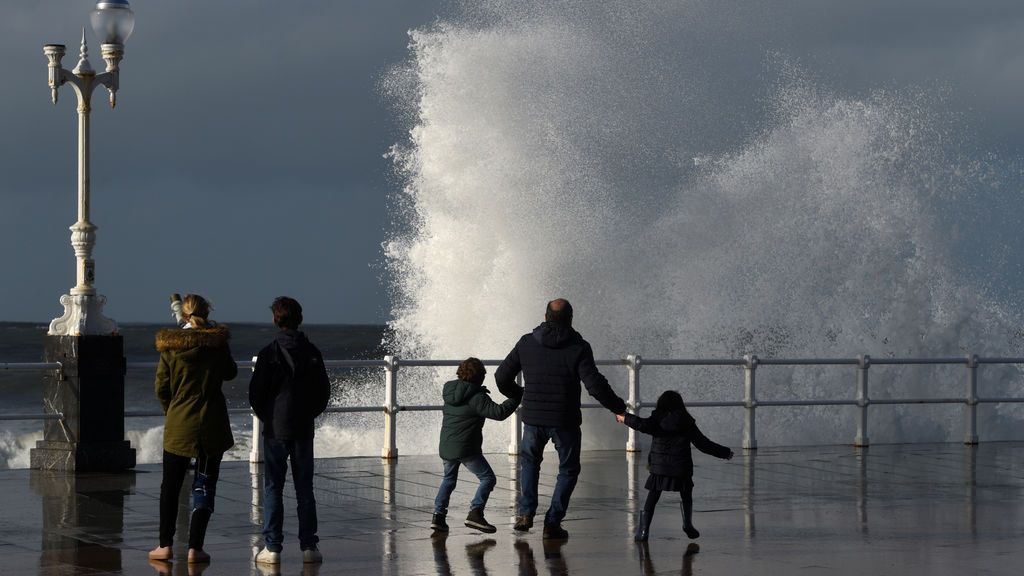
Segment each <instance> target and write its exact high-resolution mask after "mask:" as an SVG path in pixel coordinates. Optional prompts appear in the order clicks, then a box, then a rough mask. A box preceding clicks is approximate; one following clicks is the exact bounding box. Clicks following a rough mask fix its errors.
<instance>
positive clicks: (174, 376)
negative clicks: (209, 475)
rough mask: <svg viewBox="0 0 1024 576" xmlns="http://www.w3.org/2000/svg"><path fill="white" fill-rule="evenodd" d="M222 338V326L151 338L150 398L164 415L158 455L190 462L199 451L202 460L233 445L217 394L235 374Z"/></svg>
mask: <svg viewBox="0 0 1024 576" xmlns="http://www.w3.org/2000/svg"><path fill="white" fill-rule="evenodd" d="M228 338H230V333H229V332H228V329H227V328H226V327H225V326H223V325H218V326H214V327H212V328H194V329H188V330H182V329H178V328H175V329H173V330H171V329H168V330H161V331H159V332H157V334H156V349H157V350H158V351H159V352H160V364H159V365H158V366H157V369H156V385H155V387H156V397H157V399H158V400H159V401H160V407H161V408H163V411H164V414H166V415H167V418H166V421H165V424H164V450H166V451H168V452H170V453H171V454H176V455H178V456H186V457H190V458H191V457H195V456H196V455H197V454H198V451H199V448H200V447H201V448H202V449H203V451H205V452H206V453H207V454H222V453H224V452H226V451H227V449H228V448H231V446H233V445H234V443H235V439H234V437H233V436H232V435H231V423H230V421H228V406H227V402H226V401H225V399H224V393H223V392H222V391H221V387H222V386H223V384H224V381H225V380H231V379H232V378H234V377H235V375H236V374H237V373H238V366H237V365H236V364H235V361H234V360H233V359H232V358H231V350H230V349H229V348H228Z"/></svg>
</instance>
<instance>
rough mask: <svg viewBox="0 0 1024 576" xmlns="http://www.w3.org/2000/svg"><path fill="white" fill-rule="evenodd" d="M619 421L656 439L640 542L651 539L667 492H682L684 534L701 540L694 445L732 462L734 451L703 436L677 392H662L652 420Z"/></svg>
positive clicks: (623, 418) (630, 418)
mask: <svg viewBox="0 0 1024 576" xmlns="http://www.w3.org/2000/svg"><path fill="white" fill-rule="evenodd" d="M615 419H616V420H617V421H619V422H621V423H624V424H625V425H626V426H629V427H630V428H632V429H634V430H638V431H640V432H643V433H644V434H650V435H651V436H653V437H654V440H653V441H652V442H651V452H650V455H649V456H648V457H647V461H648V464H649V465H650V466H649V468H650V471H651V475H650V476H649V477H648V478H647V483H646V484H644V488H647V501H646V502H644V509H643V511H642V512H641V513H640V521H639V522H638V523H637V527H636V538H635V539H636V541H637V542H645V541H646V540H647V535H648V532H649V531H650V527H651V518H652V517H653V516H654V507H655V506H657V504H658V499H659V498H661V493H662V492H664V491H668V492H679V493H680V495H681V496H682V502H681V503H680V508H682V511H683V532H686V535H687V536H689V537H690V538H691V539H695V538H698V537H699V536H700V532H698V531H697V529H696V528H694V527H693V457H692V456H691V455H690V444H693V445H694V446H696V447H697V449H698V450H700V451H701V452H703V453H705V454H710V455H711V456H715V457H716V458H722V459H724V460H730V459H732V450H730V449H729V448H726V447H725V446H721V445H719V444H715V443H714V442H712V441H711V440H708V438H707V437H706V436H704V434H703V433H701V431H700V428H697V422H696V421H695V420H694V419H693V416H690V413H689V412H688V411H687V410H686V404H684V403H683V397H682V396H680V395H679V393H678V392H675V391H673V390H668V391H665V392H664V393H662V395H661V396H660V397H659V398H658V404H657V406H656V407H655V409H654V412H653V413H651V416H650V418H640V417H639V416H636V415H635V414H624V415H616V416H615Z"/></svg>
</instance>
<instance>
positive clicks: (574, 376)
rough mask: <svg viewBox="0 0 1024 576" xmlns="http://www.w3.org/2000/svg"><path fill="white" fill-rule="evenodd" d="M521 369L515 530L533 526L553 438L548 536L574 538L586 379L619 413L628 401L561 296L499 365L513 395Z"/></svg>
mask: <svg viewBox="0 0 1024 576" xmlns="http://www.w3.org/2000/svg"><path fill="white" fill-rule="evenodd" d="M520 371H522V373H523V379H524V392H523V407H522V410H521V415H522V419H523V439H522V442H521V443H520V448H519V497H518V499H517V500H518V501H517V507H518V511H517V516H516V523H515V530H517V531H520V532H523V531H526V530H529V529H530V528H532V527H533V516H534V514H535V513H536V511H537V482H538V480H539V477H540V463H541V460H543V457H544V446H545V445H546V444H547V443H548V440H551V441H553V442H554V444H555V450H556V451H557V452H558V479H557V481H556V482H555V490H554V493H553V494H552V495H551V506H550V507H549V508H548V511H547V513H546V514H545V515H544V538H556V539H562V538H568V536H569V534H568V532H566V531H565V530H564V529H563V528H562V526H561V524H562V519H563V518H565V513H566V510H567V509H568V508H569V499H570V498H571V497H572V491H573V489H575V488H576V479H577V478H578V477H579V474H580V441H581V438H582V434H581V432H580V424H581V423H582V421H583V416H582V414H581V413H580V381H582V382H583V385H584V386H586V388H587V393H589V394H590V395H591V396H593V397H594V398H595V399H597V401H598V402H600V403H601V405H602V406H604V407H605V408H607V409H608V410H611V411H612V412H614V413H615V414H623V413H625V412H626V403H625V402H624V401H623V400H622V398H619V396H618V395H617V394H616V393H615V391H614V390H612V388H611V386H609V385H608V380H607V379H606V378H605V377H604V376H603V375H601V373H600V372H599V371H598V370H597V366H596V365H595V364H594V352H593V350H592V349H591V348H590V344H589V343H588V342H587V341H586V340H584V339H583V337H582V336H580V334H579V332H576V331H575V330H573V328H572V305H571V304H569V302H568V301H567V300H564V299H561V298H559V299H557V300H552V301H551V302H548V307H547V310H546V311H545V313H544V323H542V324H541V325H540V326H537V327H536V328H535V329H534V330H533V332H532V333H530V334H526V335H524V336H523V337H522V338H520V339H519V342H517V343H516V346H515V348H513V349H512V351H511V352H509V354H508V356H507V357H506V358H505V359H504V360H503V361H502V362H501V365H499V366H498V369H497V370H496V371H495V373H494V380H495V382H496V383H497V385H498V390H500V391H501V392H502V394H505V395H506V396H512V395H513V394H514V393H515V392H514V391H513V389H517V388H519V387H518V386H517V385H516V383H515V379H516V376H517V375H518V374H519V372H520Z"/></svg>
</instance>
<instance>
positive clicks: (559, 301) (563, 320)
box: [544, 298, 572, 326]
mask: <svg viewBox="0 0 1024 576" xmlns="http://www.w3.org/2000/svg"><path fill="white" fill-rule="evenodd" d="M544 320H546V321H548V322H551V323H552V324H557V325H558V326H572V304H569V301H568V300H566V299H565V298H556V299H554V300H552V301H551V302H548V307H547V309H546V310H545V311H544Z"/></svg>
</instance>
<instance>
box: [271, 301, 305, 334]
mask: <svg viewBox="0 0 1024 576" xmlns="http://www.w3.org/2000/svg"><path fill="white" fill-rule="evenodd" d="M270 309H271V310H272V311H273V312H274V325H275V326H277V327H278V328H290V329H292V330H298V329H299V324H302V305H300V304H299V301H298V300H296V299H294V298H289V297H287V296H278V297H277V298H274V303H273V304H271V305H270Z"/></svg>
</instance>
